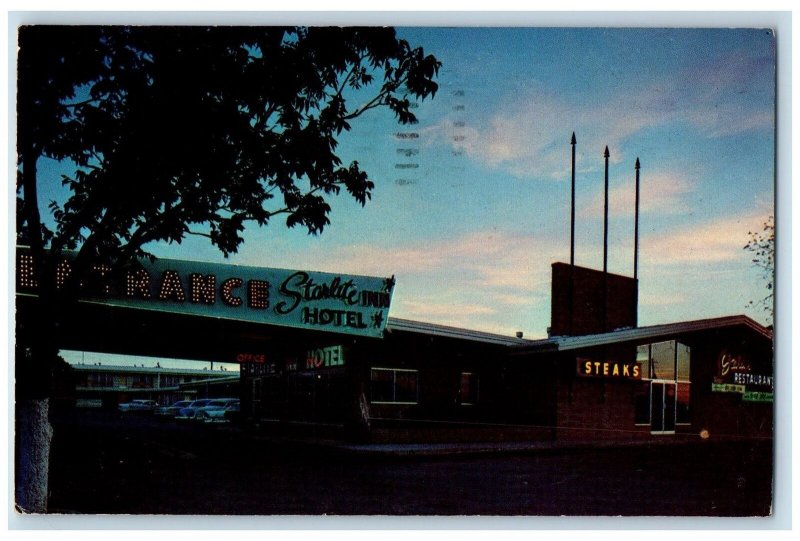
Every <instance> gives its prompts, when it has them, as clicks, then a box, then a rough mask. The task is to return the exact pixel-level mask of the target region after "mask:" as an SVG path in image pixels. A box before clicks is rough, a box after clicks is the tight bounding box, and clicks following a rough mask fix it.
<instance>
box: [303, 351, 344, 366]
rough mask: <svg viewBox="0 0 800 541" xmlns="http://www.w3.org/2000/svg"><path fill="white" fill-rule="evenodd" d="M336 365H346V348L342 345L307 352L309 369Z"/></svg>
mask: <svg viewBox="0 0 800 541" xmlns="http://www.w3.org/2000/svg"><path fill="white" fill-rule="evenodd" d="M336 366H344V349H343V348H342V346H332V347H327V348H319V349H312V350H311V351H309V352H308V353H306V369H307V370H313V369H316V368H332V367H336Z"/></svg>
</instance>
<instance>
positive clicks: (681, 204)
mask: <svg viewBox="0 0 800 541" xmlns="http://www.w3.org/2000/svg"><path fill="white" fill-rule="evenodd" d="M639 189H640V194H639V212H640V213H641V214H655V215H661V216H663V215H675V214H687V213H691V212H692V207H691V201H690V198H689V197H688V196H690V195H691V194H692V192H693V190H694V183H693V182H692V181H690V180H688V179H687V178H685V177H684V176H683V175H682V174H680V173H671V172H670V173H667V172H656V173H648V174H647V175H646V178H645V179H643V180H642V181H641V182H640V188H639ZM608 202H609V203H608V205H609V215H610V216H623V217H625V216H633V215H634V212H635V209H636V191H635V187H634V183H633V181H631V182H629V183H627V184H626V185H624V186H615V187H613V188H611V189H610V190H609V192H608ZM603 205H604V201H603V197H602V194H600V195H599V196H598V197H595V198H594V199H593V201H592V202H591V203H589V204H587V205H586V206H584V207H583V208H582V209H581V210H580V211H579V212H580V214H582V215H583V216H584V217H588V218H598V217H602V216H603Z"/></svg>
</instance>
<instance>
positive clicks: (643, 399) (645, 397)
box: [633, 381, 650, 425]
mask: <svg viewBox="0 0 800 541" xmlns="http://www.w3.org/2000/svg"><path fill="white" fill-rule="evenodd" d="M633 404H634V416H635V420H634V423H635V424H637V425H649V424H650V382H649V381H638V382H636V388H635V389H634V391H633Z"/></svg>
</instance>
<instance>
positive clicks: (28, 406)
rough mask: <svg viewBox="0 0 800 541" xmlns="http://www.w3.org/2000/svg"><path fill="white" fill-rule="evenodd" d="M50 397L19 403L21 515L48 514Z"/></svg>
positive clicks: (18, 494)
mask: <svg viewBox="0 0 800 541" xmlns="http://www.w3.org/2000/svg"><path fill="white" fill-rule="evenodd" d="M49 407H50V403H49V400H48V399H47V398H42V399H23V400H17V403H16V411H15V413H16V432H15V443H16V454H15V460H14V471H15V477H16V479H15V481H16V483H15V500H16V509H17V511H18V512H20V513H46V512H47V480H48V475H49V471H50V441H51V439H52V437H53V428H52V427H51V426H50V422H49V419H48V415H49Z"/></svg>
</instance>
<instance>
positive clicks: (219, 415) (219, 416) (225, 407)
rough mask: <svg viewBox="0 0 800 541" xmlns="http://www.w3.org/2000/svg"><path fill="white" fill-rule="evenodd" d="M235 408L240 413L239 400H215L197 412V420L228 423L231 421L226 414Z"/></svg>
mask: <svg viewBox="0 0 800 541" xmlns="http://www.w3.org/2000/svg"><path fill="white" fill-rule="evenodd" d="M233 408H235V410H236V411H239V401H238V400H231V401H228V400H213V401H211V402H209V404H208V405H207V406H203V407H202V408H200V409H199V410H197V413H196V414H195V419H196V420H198V421H205V422H207V423H213V422H228V421H229V419H228V418H227V416H226V413H227V412H228V411H232V410H233Z"/></svg>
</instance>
